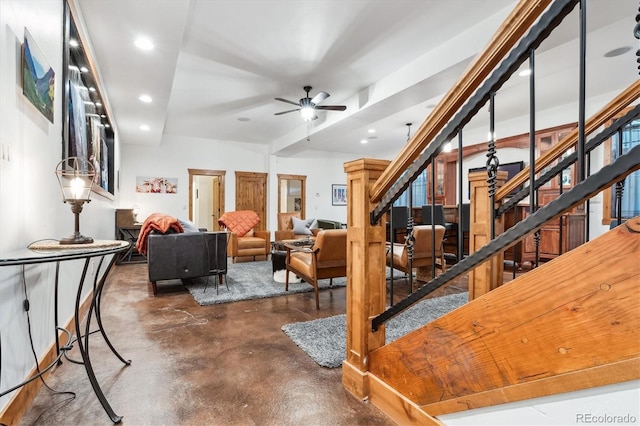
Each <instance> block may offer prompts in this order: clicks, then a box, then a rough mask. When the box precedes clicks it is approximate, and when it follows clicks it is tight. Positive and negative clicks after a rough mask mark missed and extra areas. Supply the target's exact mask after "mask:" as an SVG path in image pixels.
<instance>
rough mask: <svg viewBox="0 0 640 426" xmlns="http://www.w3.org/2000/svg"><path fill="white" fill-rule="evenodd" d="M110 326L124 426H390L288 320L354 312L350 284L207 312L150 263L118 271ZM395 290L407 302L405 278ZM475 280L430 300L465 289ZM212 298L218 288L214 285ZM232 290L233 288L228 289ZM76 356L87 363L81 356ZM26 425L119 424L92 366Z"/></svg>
mask: <svg viewBox="0 0 640 426" xmlns="http://www.w3.org/2000/svg"><path fill="white" fill-rule="evenodd" d="M107 286H108V288H107V289H106V290H105V294H104V298H103V302H102V308H103V313H102V317H103V322H104V324H105V328H106V330H107V333H108V335H109V337H110V339H111V342H112V343H113V344H114V346H115V347H116V349H117V350H118V351H119V352H120V353H121V354H122V355H123V356H124V357H125V358H126V359H131V360H132V364H131V365H130V366H128V367H125V366H123V364H122V363H121V362H120V361H119V360H118V359H117V358H116V357H115V356H114V355H113V354H112V353H111V352H110V351H109V349H108V348H107V346H106V344H105V343H104V341H103V340H102V339H101V337H100V336H99V335H95V336H93V338H92V340H91V342H92V344H91V357H92V360H93V365H94V369H95V371H96V375H97V378H98V381H99V383H100V384H101V385H102V388H103V391H104V392H105V394H106V396H107V399H108V400H109V402H110V403H111V405H112V407H113V409H114V411H115V412H116V413H117V414H118V415H121V416H123V419H122V424H123V425H389V424H393V422H391V421H390V420H389V418H387V417H386V416H385V415H384V414H382V413H381V412H380V411H379V410H378V409H377V408H376V407H374V406H372V405H371V404H368V403H366V402H363V401H360V400H358V399H356V398H355V397H353V396H352V395H351V394H349V393H348V392H347V391H345V389H344V388H343V387H342V382H341V380H342V369H341V368H335V369H328V368H324V367H320V366H318V365H317V364H316V363H315V362H314V361H313V360H312V359H311V358H309V357H308V356H307V355H306V354H305V353H304V352H303V351H302V350H300V349H299V348H298V347H297V346H296V345H295V344H294V343H293V342H292V341H291V340H290V339H289V338H288V337H287V336H286V335H285V334H284V333H283V332H282V331H281V329H280V328H281V327H282V326H283V325H284V324H288V323H292V322H298V321H308V320H312V319H316V318H322V317H328V316H332V315H337V314H342V313H344V312H345V299H346V290H345V288H340V289H331V290H325V291H321V292H320V308H321V309H320V311H317V310H316V309H315V300H314V296H313V292H309V293H303V294H294V295H289V296H282V297H276V298H270V299H260V300H253V301H244V302H235V303H228V304H222V305H212V306H200V305H198V304H197V303H196V302H195V301H194V299H193V297H191V295H190V294H189V293H188V292H187V291H186V290H185V289H184V288H183V287H182V285H180V284H176V285H174V286H159V288H158V293H159V294H158V296H157V297H153V295H152V290H151V284H150V283H149V282H148V281H147V267H146V265H145V264H133V265H119V266H116V267H114V269H113V271H112V272H111V276H110V278H109V281H108V284H107ZM394 287H395V289H396V290H395V291H396V295H397V296H398V297H400V296H401V293H402V288H406V285H405V286H402V284H401V282H398V281H397V280H396V285H395V286H394ZM466 289H467V288H466V282H460V283H458V284H452V285H448V286H446V287H443V288H441V289H439V290H437V291H436V292H434V293H433V294H432V295H431V296H432V297H435V296H441V295H444V294H451V293H456V292H460V291H466ZM211 290H213V289H211ZM220 291H224V286H223V287H221V288H220ZM71 356H74V357H75V358H77V359H79V358H80V356H79V354H78V352H77V350H76V349H74V350H73V351H72V352H71ZM46 382H47V384H48V385H49V386H50V387H51V388H53V389H54V390H56V391H72V392H75V393H76V397H75V399H70V398H69V395H66V394H54V393H53V392H52V391H50V390H48V389H46V388H42V390H40V392H39V393H38V395H37V396H36V398H35V401H34V404H33V405H32V407H31V408H30V409H29V411H28V412H27V414H26V415H25V416H24V418H23V419H22V422H21V424H24V425H31V424H40V425H111V424H112V422H111V420H110V419H109V417H108V416H107V415H106V413H105V412H104V411H103V409H102V406H101V405H100V403H99V402H98V400H97V398H96V396H95V394H94V392H93V390H92V389H91V387H90V384H89V381H88V380H87V377H86V373H85V371H84V368H83V367H82V366H80V365H76V364H72V363H70V362H65V363H64V364H63V365H62V366H60V367H58V368H57V369H56V370H55V371H54V372H53V374H51V375H50V376H49V377H48V378H47V380H46Z"/></svg>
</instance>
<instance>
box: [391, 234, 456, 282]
mask: <svg viewBox="0 0 640 426" xmlns="http://www.w3.org/2000/svg"><path fill="white" fill-rule="evenodd" d="M434 228H435V246H434V245H433V244H432V242H433V241H432V239H433V238H432V236H433V233H432V226H431V225H418V226H416V227H414V228H413V236H414V238H415V244H414V246H413V262H412V264H411V266H412V268H415V269H416V270H417V274H416V278H417V279H418V280H419V281H429V280H431V270H432V266H433V265H434V264H436V265H437V260H439V261H440V265H439V266H440V268H441V269H442V270H444V269H446V263H445V259H444V252H443V250H442V239H443V237H444V232H445V229H444V226H442V225H435V227H434ZM434 247H435V250H434ZM387 266H388V267H390V268H391V267H392V268H393V269H398V270H400V271H402V272H404V273H407V274H408V273H409V272H410V271H409V256H408V251H407V245H406V244H397V243H394V244H389V245H388V250H387ZM411 290H412V291H413V289H411Z"/></svg>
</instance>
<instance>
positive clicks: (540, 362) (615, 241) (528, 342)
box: [369, 217, 640, 424]
mask: <svg viewBox="0 0 640 426" xmlns="http://www.w3.org/2000/svg"><path fill="white" fill-rule="evenodd" d="M638 252H640V217H635V218H633V219H631V220H629V221H627V222H626V223H625V224H624V226H619V227H617V228H615V229H614V230H612V231H609V232H607V233H606V234H604V235H602V236H600V237H598V238H596V239H594V240H592V241H590V242H588V243H586V244H584V245H582V246H580V247H578V248H576V249H574V250H572V251H571V252H568V253H565V254H564V255H563V256H560V257H558V258H556V259H554V260H553V261H551V262H548V263H546V264H545V265H543V266H541V267H539V268H536V269H535V270H533V271H531V272H529V273H527V274H525V275H522V276H521V277H518V278H517V279H516V280H514V281H511V282H510V283H509V284H507V285H504V286H502V287H500V288H498V289H496V290H494V291H492V292H490V293H488V294H485V295H484V296H482V297H480V298H478V299H476V300H474V301H471V302H469V303H468V304H467V305H464V306H462V307H460V308H458V309H457V310H455V311H453V312H451V313H449V314H447V315H445V316H443V317H441V318H439V319H437V320H435V321H433V322H432V323H430V324H428V325H426V326H424V327H423V328H421V329H419V330H416V331H414V332H412V333H410V334H408V335H406V336H404V337H403V338H401V339H398V340H397V341H395V342H392V343H391V344H389V345H386V346H384V347H382V348H380V349H378V350H376V351H373V352H372V353H371V354H370V360H369V374H370V375H371V376H372V377H371V378H370V381H372V382H374V383H376V384H375V385H374V386H371V389H372V391H373V392H372V393H370V395H369V400H370V401H371V402H372V403H373V404H374V405H378V403H380V404H382V405H383V406H384V405H388V404H389V401H392V400H394V398H395V399H396V400H397V401H396V402H395V404H394V405H395V410H387V411H385V412H387V413H388V414H390V415H391V414H393V413H394V412H395V413H399V412H401V411H402V409H400V408H399V407H412V408H411V410H409V411H410V416H409V418H407V417H404V418H401V417H397V418H394V420H395V421H397V422H399V423H403V424H405V423H411V422H414V421H415V419H416V418H418V416H422V417H423V418H430V417H433V416H438V415H441V414H444V413H452V412H456V411H461V410H468V409H472V408H479V407H485V406H491V405H496V404H502V403H506V402H511V401H518V400H524V399H530V398H535V397H540V396H545V395H551V394H557V393H562V392H569V391H575V390H579V389H585V388H591V387H596V386H604V385H607V384H612V383H620V382H624V381H629V380H637V379H640V343H638V342H640V311H639V310H638V306H637V301H638V300H639V299H640V266H639V265H638V257H637V254H638ZM383 388H388V389H393V393H392V394H391V395H393V397H390V396H389V393H388V392H380V393H378V390H379V389H383ZM399 395H403V396H404V397H400V396H399ZM403 398H404V399H403ZM398 404H400V405H398ZM416 407H420V410H418V409H417V408H416ZM420 412H421V413H420Z"/></svg>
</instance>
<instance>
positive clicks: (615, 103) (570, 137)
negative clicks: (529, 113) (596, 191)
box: [496, 80, 640, 200]
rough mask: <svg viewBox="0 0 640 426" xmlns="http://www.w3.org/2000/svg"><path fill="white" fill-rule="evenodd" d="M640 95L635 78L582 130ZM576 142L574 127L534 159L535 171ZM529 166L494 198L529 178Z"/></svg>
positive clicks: (604, 120) (597, 124) (639, 83)
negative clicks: (633, 81)
mask: <svg viewBox="0 0 640 426" xmlns="http://www.w3.org/2000/svg"><path fill="white" fill-rule="evenodd" d="M639 97H640V80H636V82H635V83H633V84H632V85H631V86H629V87H627V88H626V89H625V91H624V92H622V93H620V94H619V95H618V96H616V97H615V98H614V99H613V100H611V102H609V103H608V104H607V105H605V106H604V107H603V108H602V109H601V110H600V111H598V112H597V113H596V114H594V115H593V116H592V117H591V118H590V119H589V120H587V121H586V122H585V125H584V131H585V134H589V133H591V132H593V131H595V130H596V129H597V128H598V127H600V126H602V125H604V124H605V123H607V121H609V120H611V119H613V118H614V117H615V116H616V115H618V114H619V113H620V112H621V111H623V110H624V109H625V108H626V107H628V106H629V105H631V103H633V102H634V101H635V100H636V99H638V98H639ZM577 142H578V128H577V127H576V128H575V129H573V130H572V131H571V132H569V133H568V134H567V135H566V136H565V137H564V138H562V140H561V141H559V142H558V143H557V144H555V145H554V146H553V147H552V148H551V149H550V150H549V151H548V152H546V153H545V154H544V155H542V156H541V157H540V158H538V159H537V160H536V168H535V171H536V173H538V172H539V171H540V170H542V169H544V168H545V167H547V166H548V165H549V164H551V163H552V162H553V161H555V160H556V159H558V158H560V156H562V154H564V153H565V151H567V150H568V149H569V148H572V147H574V146H575V145H576V143H577ZM529 170H530V169H529V166H527V167H525V168H524V169H523V170H522V171H520V173H518V174H517V175H515V176H514V177H513V178H512V179H510V180H509V181H508V182H507V183H506V184H504V186H502V187H501V188H500V189H499V190H498V191H497V192H496V200H501V199H503V198H504V197H506V196H507V195H508V194H509V193H510V192H511V191H513V190H514V189H516V188H517V187H519V186H520V185H522V184H523V183H524V182H526V181H527V180H528V179H529Z"/></svg>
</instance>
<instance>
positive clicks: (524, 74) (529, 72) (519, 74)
mask: <svg viewBox="0 0 640 426" xmlns="http://www.w3.org/2000/svg"><path fill="white" fill-rule="evenodd" d="M528 75H531V70H530V69H529V68H527V69H526V70H522V71H520V72H519V73H518V76H520V77H526V76H528Z"/></svg>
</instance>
